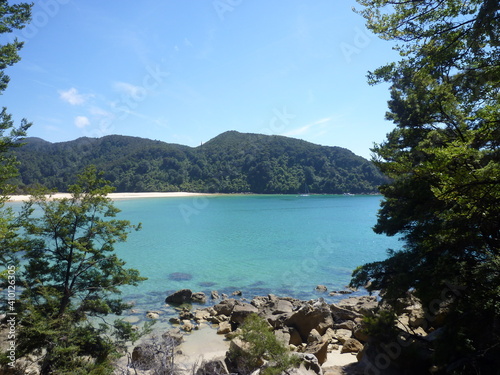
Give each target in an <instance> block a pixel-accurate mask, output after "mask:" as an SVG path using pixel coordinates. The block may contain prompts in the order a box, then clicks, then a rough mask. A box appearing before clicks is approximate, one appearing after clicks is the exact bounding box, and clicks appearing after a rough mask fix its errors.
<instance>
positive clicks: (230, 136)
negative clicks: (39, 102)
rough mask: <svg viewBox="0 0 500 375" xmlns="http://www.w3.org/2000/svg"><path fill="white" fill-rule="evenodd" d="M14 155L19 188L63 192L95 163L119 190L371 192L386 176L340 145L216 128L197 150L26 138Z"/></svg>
mask: <svg viewBox="0 0 500 375" xmlns="http://www.w3.org/2000/svg"><path fill="white" fill-rule="evenodd" d="M26 142H27V143H26V145H24V146H23V147H20V148H18V149H17V150H16V151H15V152H16V154H17V157H18V160H19V161H20V163H21V164H20V166H19V170H20V176H19V178H18V179H17V180H16V181H15V183H16V184H17V185H18V186H19V187H20V191H23V190H26V188H27V187H29V186H31V185H34V184H42V185H45V186H46V187H49V188H57V189H58V190H59V191H64V190H65V189H66V188H67V186H68V185H69V184H71V183H74V179H75V175H76V174H77V173H78V172H80V171H81V170H82V169H83V168H84V167H85V166H86V165H89V164H94V165H96V166H97V168H98V169H100V170H103V171H104V172H105V178H106V179H108V180H109V181H111V183H112V184H113V185H114V186H115V187H116V189H117V191H119V192H139V191H191V192H221V193H233V192H253V193H293V194H295V193H299V192H302V191H303V190H304V187H305V185H307V186H308V188H309V191H310V192H311V193H317V194H320V193H322V194H325V193H330V194H339V193H374V192H377V186H378V185H380V184H381V183H383V182H384V181H385V178H384V177H383V176H382V175H381V174H380V173H379V172H378V171H377V169H376V168H375V167H374V166H373V164H372V163H371V162H370V161H368V160H366V159H364V158H362V157H360V156H356V155H355V154H353V153H352V152H351V151H349V150H347V149H343V148H340V147H326V146H319V145H315V144H312V143H309V142H305V141H302V140H298V139H294V138H288V137H283V136H267V135H259V134H242V133H238V132H236V131H229V132H226V133H223V134H221V135H219V136H217V137H215V138H214V139H212V140H210V141H209V142H207V143H205V144H203V145H200V146H198V147H195V148H193V147H188V146H182V145H178V144H171V143H165V142H160V141H152V140H149V139H143V138H137V137H127V136H119V135H110V136H105V137H102V138H79V139H77V140H74V141H70V142H62V143H50V142H46V141H44V140H42V139H39V138H28V139H27V140H26Z"/></svg>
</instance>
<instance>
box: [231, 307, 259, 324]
mask: <svg viewBox="0 0 500 375" xmlns="http://www.w3.org/2000/svg"><path fill="white" fill-rule="evenodd" d="M258 312H259V310H257V308H256V307H255V306H252V305H250V304H249V303H242V304H239V305H235V306H234V308H233V312H232V313H231V317H230V321H231V322H233V323H237V324H241V323H243V321H244V320H245V319H246V317H247V316H249V315H250V314H252V313H253V314H257V313H258Z"/></svg>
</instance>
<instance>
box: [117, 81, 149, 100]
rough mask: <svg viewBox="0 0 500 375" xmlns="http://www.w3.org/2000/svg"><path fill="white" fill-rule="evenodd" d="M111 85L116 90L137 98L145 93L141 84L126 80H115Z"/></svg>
mask: <svg viewBox="0 0 500 375" xmlns="http://www.w3.org/2000/svg"><path fill="white" fill-rule="evenodd" d="M113 87H114V88H115V90H117V91H118V92H120V93H122V94H125V95H127V96H130V97H132V98H138V97H141V96H143V95H144V94H145V91H146V89H145V88H144V87H141V86H136V85H132V84H131V83H127V82H115V83H114V84H113Z"/></svg>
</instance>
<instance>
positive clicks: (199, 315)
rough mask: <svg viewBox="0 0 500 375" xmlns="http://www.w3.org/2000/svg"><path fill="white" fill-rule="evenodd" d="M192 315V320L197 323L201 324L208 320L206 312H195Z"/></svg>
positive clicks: (208, 314) (208, 316) (208, 313)
mask: <svg viewBox="0 0 500 375" xmlns="http://www.w3.org/2000/svg"><path fill="white" fill-rule="evenodd" d="M193 315H194V320H196V321H197V322H203V321H206V320H208V318H210V312H208V311H207V310H196V311H195V312H194V314H193Z"/></svg>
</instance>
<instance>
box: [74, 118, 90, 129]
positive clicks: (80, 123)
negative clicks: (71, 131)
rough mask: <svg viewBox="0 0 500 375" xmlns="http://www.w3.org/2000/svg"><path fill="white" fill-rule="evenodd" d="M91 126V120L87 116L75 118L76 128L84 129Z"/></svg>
mask: <svg viewBox="0 0 500 375" xmlns="http://www.w3.org/2000/svg"><path fill="white" fill-rule="evenodd" d="M89 125H90V120H89V118H88V117H86V116H77V117H75V126H76V127H77V128H79V129H83V128H85V127H86V126H89Z"/></svg>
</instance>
